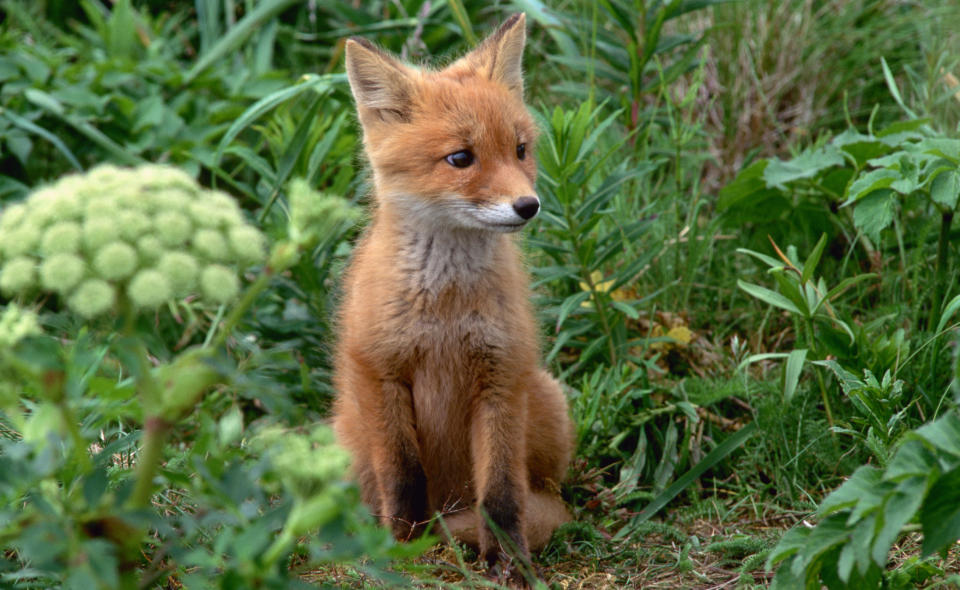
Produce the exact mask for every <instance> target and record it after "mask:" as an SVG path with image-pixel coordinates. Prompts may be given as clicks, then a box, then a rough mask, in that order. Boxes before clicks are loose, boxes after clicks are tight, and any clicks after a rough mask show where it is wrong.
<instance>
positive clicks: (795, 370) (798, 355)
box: [783, 348, 807, 404]
mask: <svg viewBox="0 0 960 590" xmlns="http://www.w3.org/2000/svg"><path fill="white" fill-rule="evenodd" d="M806 360H807V349H806V348H800V349H798V350H792V351H790V354H789V355H788V356H787V362H786V365H784V369H783V401H784V402H785V403H788V404H789V403H790V400H791V399H793V394H794V393H795V392H796V391H797V383H799V381H800V373H801V372H802V371H803V363H804V361H806Z"/></svg>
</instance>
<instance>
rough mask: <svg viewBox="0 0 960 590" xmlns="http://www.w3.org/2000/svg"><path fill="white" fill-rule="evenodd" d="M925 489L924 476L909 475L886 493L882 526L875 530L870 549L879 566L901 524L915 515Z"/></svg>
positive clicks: (883, 561) (883, 562)
mask: <svg viewBox="0 0 960 590" xmlns="http://www.w3.org/2000/svg"><path fill="white" fill-rule="evenodd" d="M926 491H927V481H926V478H923V477H911V478H908V479H905V480H903V481H901V482H900V483H899V484H898V485H897V489H896V490H894V492H893V493H891V494H889V495H888V497H887V500H886V502H884V505H883V511H882V514H883V526H882V527H881V528H880V530H879V531H878V532H877V536H876V539H875V540H874V542H873V549H872V551H871V556H872V557H873V561H874V563H876V564H877V565H879V566H880V567H883V566H885V565H886V563H887V553H889V552H890V547H892V546H893V543H894V541H896V540H897V536H899V535H900V530H901V529H902V528H903V526H904V525H905V524H907V523H908V522H910V520H912V519H913V517H914V515H916V513H917V508H919V507H920V503H921V502H923V496H924V494H925V493H926Z"/></svg>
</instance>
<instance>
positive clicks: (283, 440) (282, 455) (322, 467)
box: [251, 424, 350, 498]
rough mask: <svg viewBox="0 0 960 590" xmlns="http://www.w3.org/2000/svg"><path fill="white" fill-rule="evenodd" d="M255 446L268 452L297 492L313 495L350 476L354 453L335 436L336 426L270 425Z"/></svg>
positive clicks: (303, 494) (282, 474) (256, 438)
mask: <svg viewBox="0 0 960 590" xmlns="http://www.w3.org/2000/svg"><path fill="white" fill-rule="evenodd" d="M251 444H252V448H254V449H255V450H259V451H261V452H267V453H268V454H269V456H270V462H271V464H272V465H273V468H274V469H275V470H276V472H277V474H278V475H279V477H280V480H281V481H282V482H283V484H284V486H285V487H286V488H287V489H289V490H290V491H292V492H293V494H294V495H296V496H298V497H302V498H309V497H311V496H315V495H317V494H318V493H322V492H323V491H324V490H327V489H329V485H330V484H331V483H333V482H335V481H338V480H341V479H343V478H344V477H345V476H346V472H347V469H348V468H349V466H350V454H349V453H348V452H347V450H346V449H344V448H343V447H341V446H340V445H338V444H337V443H336V441H335V440H334V435H333V430H332V429H331V428H330V427H329V426H326V425H323V424H318V425H316V426H314V427H313V428H312V429H311V430H310V431H309V432H307V433H303V434H301V433H297V432H289V431H285V430H283V429H281V428H279V427H275V428H266V429H264V430H263V431H261V432H260V433H259V434H258V435H257V436H256V437H255V438H254V439H253V440H252V441H251Z"/></svg>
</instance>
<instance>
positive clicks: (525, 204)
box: [513, 197, 540, 219]
mask: <svg viewBox="0 0 960 590" xmlns="http://www.w3.org/2000/svg"><path fill="white" fill-rule="evenodd" d="M513 210H514V211H516V212H517V215H519V216H520V217H522V218H524V219H532V218H533V216H534V215H536V214H537V211H539V210H540V199H538V198H536V197H520V198H519V199H517V200H516V201H514V202H513Z"/></svg>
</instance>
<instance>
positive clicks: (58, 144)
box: [0, 109, 83, 170]
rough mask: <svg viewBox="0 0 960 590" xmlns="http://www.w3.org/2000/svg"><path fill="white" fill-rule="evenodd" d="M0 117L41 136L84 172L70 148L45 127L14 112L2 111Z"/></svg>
mask: <svg viewBox="0 0 960 590" xmlns="http://www.w3.org/2000/svg"><path fill="white" fill-rule="evenodd" d="M0 115H2V116H4V117H6V118H7V119H9V120H10V122H11V123H13V124H14V125H16V126H17V127H20V128H21V129H23V130H25V131H28V132H30V133H33V134H34V135H39V136H40V137H42V138H43V139H45V140H47V141H49V142H50V143H51V144H53V147H55V148H57V151H59V152H60V153H61V154H63V157H65V158H66V159H67V161H68V162H70V165H71V166H73V167H74V168H76V169H77V170H83V166H81V165H80V161H79V160H77V157H76V156H74V155H73V152H71V151H70V148H68V147H67V146H66V144H65V143H63V141H61V140H60V138H59V137H57V136H56V135H54V134H53V133H50V132H49V131H47V130H46V129H44V128H43V127H40V126H39V125H37V124H36V123H34V122H33V121H30V120H29V119H25V118H23V117H21V116H20V115H18V114H16V113H14V112H12V111H9V110H6V109H0Z"/></svg>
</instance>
